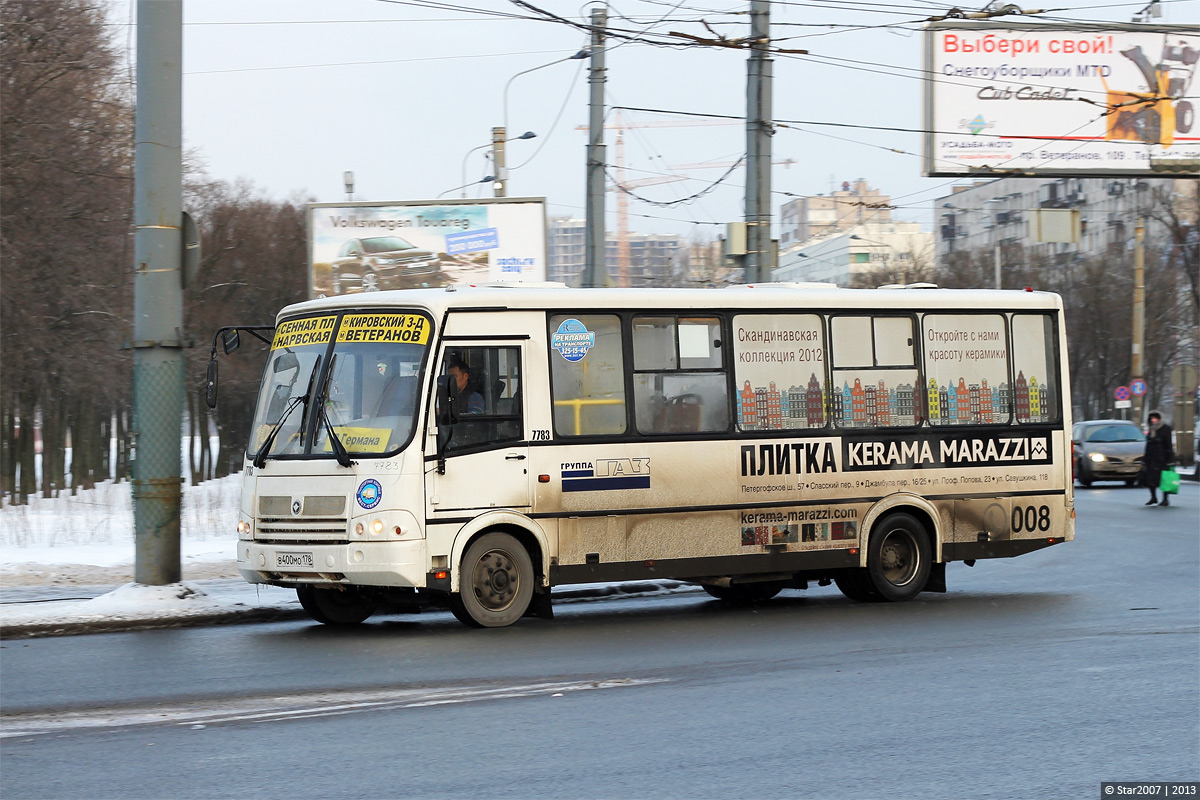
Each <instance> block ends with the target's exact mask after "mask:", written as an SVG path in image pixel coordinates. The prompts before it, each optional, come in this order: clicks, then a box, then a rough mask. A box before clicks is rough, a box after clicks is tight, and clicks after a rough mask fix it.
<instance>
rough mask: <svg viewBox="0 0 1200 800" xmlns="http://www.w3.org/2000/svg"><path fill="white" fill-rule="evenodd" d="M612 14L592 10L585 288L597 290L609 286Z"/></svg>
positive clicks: (584, 248) (603, 10) (584, 253)
mask: <svg viewBox="0 0 1200 800" xmlns="http://www.w3.org/2000/svg"><path fill="white" fill-rule="evenodd" d="M607 26H608V11H607V9H604V8H593V9H592V48H591V50H592V63H591V67H590V68H589V69H588V85H589V87H590V89H591V97H590V99H589V101H588V112H589V113H588V146H587V148H588V149H587V211H586V214H585V216H586V217H587V223H586V227H585V229H584V246H583V255H584V260H583V264H584V267H583V269H584V273H583V286H584V287H586V288H592V289H594V288H597V287H601V286H605V285H606V284H607V283H608V280H607V276H608V269H607V264H606V261H607V255H608V254H607V248H606V247H605V245H606V239H607V237H606V232H605V228H604V165H605V163H606V162H605V158H606V155H605V148H604V82H605V81H606V80H607V75H606V70H605V68H604V39H605V36H604V30H605V28H606V27H607Z"/></svg>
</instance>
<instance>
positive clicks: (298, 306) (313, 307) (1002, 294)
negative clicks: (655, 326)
mask: <svg viewBox="0 0 1200 800" xmlns="http://www.w3.org/2000/svg"><path fill="white" fill-rule="evenodd" d="M343 308H353V309H363V310H379V311H386V310H389V309H402V308H421V309H426V310H428V311H429V312H431V313H432V314H433V315H434V316H435V317H438V318H440V317H441V315H442V314H443V313H444V312H446V311H450V310H453V309H462V310H468V309H471V310H514V311H519V310H531V311H533V310H552V311H575V310H596V311H601V310H609V309H614V310H636V309H643V308H644V309H647V310H651V309H654V310H679V309H695V310H707V309H712V310H718V309H720V310H733V311H737V310H742V309H745V310H755V309H763V310H767V309H770V310H789V309H796V310H824V309H830V308H848V309H859V308H861V309H870V310H880V309H896V310H931V311H932V310H937V309H959V310H962V309H980V310H984V309H993V310H994V309H1007V310H1016V309H1042V310H1054V309H1061V308H1062V300H1061V298H1060V297H1059V296H1058V295H1057V294H1054V293H1053V292H1035V291H1031V290H1028V289H1027V290H1024V291H1020V290H1012V289H1004V290H997V289H937V288H931V287H930V286H929V284H921V285H915V286H911V287H900V286H898V287H887V288H881V289H841V288H837V287H835V286H833V285H832V284H784V283H760V284H751V285H735V286H729V287H725V288H721V289H644V288H638V289H607V288H606V289H573V288H569V287H567V286H566V285H565V284H554V283H536V284H490V285H481V284H466V285H464V284H459V285H455V286H448V287H444V288H438V289H402V290H397V291H386V292H370V293H365V294H350V295H338V296H335V297H321V298H317V299H315V300H308V301H306V302H302V303H294V304H292V305H289V306H286V307H285V308H283V309H282V310H280V312H279V314H278V319H282V318H284V317H291V316H295V315H297V314H304V313H312V312H319V311H330V310H339V309H343Z"/></svg>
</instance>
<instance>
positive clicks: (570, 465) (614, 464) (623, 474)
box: [561, 458, 650, 492]
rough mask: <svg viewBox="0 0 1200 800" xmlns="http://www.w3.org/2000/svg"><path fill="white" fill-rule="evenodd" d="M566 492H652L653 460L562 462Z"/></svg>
mask: <svg viewBox="0 0 1200 800" xmlns="http://www.w3.org/2000/svg"><path fill="white" fill-rule="evenodd" d="M561 469H562V490H563V491H564V492H594V491H600V490H604V489H649V488H650V459H648V458H596V459H592V460H591V461H571V462H563V463H562V465H561Z"/></svg>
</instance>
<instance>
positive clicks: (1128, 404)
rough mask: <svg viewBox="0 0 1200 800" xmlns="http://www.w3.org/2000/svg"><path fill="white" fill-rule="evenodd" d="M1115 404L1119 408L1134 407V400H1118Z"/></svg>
mask: <svg viewBox="0 0 1200 800" xmlns="http://www.w3.org/2000/svg"><path fill="white" fill-rule="evenodd" d="M1113 405H1114V406H1116V407H1117V408H1133V401H1132V400H1118V401H1117V402H1116V403H1114V404H1113Z"/></svg>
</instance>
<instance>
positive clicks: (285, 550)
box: [237, 540, 427, 588]
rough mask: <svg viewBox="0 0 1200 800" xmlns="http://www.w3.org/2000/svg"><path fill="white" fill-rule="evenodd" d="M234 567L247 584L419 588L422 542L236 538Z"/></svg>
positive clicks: (421, 582) (423, 565)
mask: <svg viewBox="0 0 1200 800" xmlns="http://www.w3.org/2000/svg"><path fill="white" fill-rule="evenodd" d="M237 546H238V552H237V568H238V572H240V573H241V574H242V577H243V578H245V579H246V580H247V581H249V582H250V583H269V584H274V585H277V586H295V585H297V584H302V583H308V584H326V585H332V584H352V585H355V586H404V587H416V588H424V586H425V579H426V569H427V564H426V557H425V542H424V541H423V540H418V541H407V542H351V543H349V544H294V545H293V544H287V545H281V544H260V543H258V542H253V541H247V540H242V541H239V542H238V545H237Z"/></svg>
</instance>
